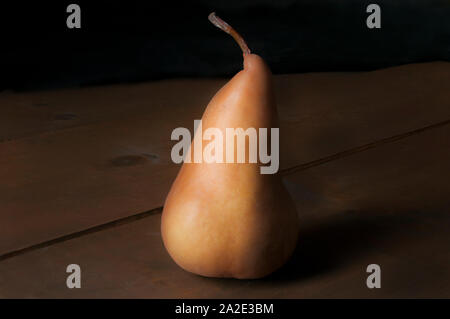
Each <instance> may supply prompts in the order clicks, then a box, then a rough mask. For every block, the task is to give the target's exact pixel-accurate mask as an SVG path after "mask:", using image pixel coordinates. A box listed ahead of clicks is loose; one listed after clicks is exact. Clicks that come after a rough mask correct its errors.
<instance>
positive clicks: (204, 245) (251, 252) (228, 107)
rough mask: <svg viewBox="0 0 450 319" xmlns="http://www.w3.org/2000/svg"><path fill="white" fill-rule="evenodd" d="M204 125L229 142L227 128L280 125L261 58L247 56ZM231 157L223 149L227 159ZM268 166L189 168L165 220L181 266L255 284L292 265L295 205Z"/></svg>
mask: <svg viewBox="0 0 450 319" xmlns="http://www.w3.org/2000/svg"><path fill="white" fill-rule="evenodd" d="M202 125H203V131H204V130H206V129H207V128H209V127H215V128H219V129H220V130H221V132H222V134H223V136H225V129H226V128H243V129H244V130H246V129H247V128H250V127H253V128H255V129H256V130H258V129H259V128H268V131H269V132H270V128H275V127H279V125H278V118H277V111H276V105H275V97H274V92H273V87H272V75H271V72H270V70H269V68H268V67H267V65H266V64H265V63H264V61H263V59H262V58H260V57H259V56H258V55H255V54H244V69H243V70H242V71H240V72H239V73H237V74H236V75H235V76H234V77H233V78H232V79H231V80H230V81H229V82H228V83H227V84H226V85H225V86H224V87H222V88H221V89H220V90H219V91H218V92H217V93H216V95H215V96H214V97H213V98H212V100H211V101H210V103H209V104H208V106H207V108H206V110H205V112H204V114H203V117H202ZM195 134H202V132H198V131H197V132H196V133H195ZM268 140H269V141H270V138H268ZM224 144H225V142H224ZM205 146H206V145H205V142H204V143H203V148H204V147H205ZM236 147H237V146H236V143H235V156H236ZM192 149H193V145H192V144H191V150H192ZM269 149H270V146H269ZM225 152H226V147H225V145H224V161H225ZM247 154H248V143H246V157H247ZM261 165H266V164H262V163H260V162H258V163H249V162H248V157H247V158H246V162H245V163H206V162H204V161H203V162H202V163H186V162H185V163H183V165H182V167H181V169H180V171H179V173H178V176H177V177H176V179H175V181H174V183H173V185H172V188H171V190H170V192H169V194H168V196H167V198H166V201H165V204H164V209H163V214H162V222H161V234H162V238H163V242H164V245H165V247H166V249H167V251H168V252H169V254H170V256H171V257H172V258H173V260H174V261H175V262H176V263H177V264H178V265H179V266H180V267H182V268H183V269H185V270H187V271H189V272H192V273H195V274H198V275H202V276H207V277H232V278H240V279H253V278H261V277H264V276H266V275H268V274H270V273H272V272H273V271H275V270H276V269H278V268H279V267H281V266H282V265H283V264H284V263H285V262H286V261H287V260H288V259H289V257H290V256H291V255H292V253H293V251H294V249H295V246H296V243H297V237H298V228H299V226H298V216H297V212H296V209H295V205H294V203H293V200H292V199H291V197H290V195H289V193H288V192H287V190H286V189H285V187H284V185H283V184H282V181H281V177H280V175H279V174H278V173H276V174H261V172H260V166H261Z"/></svg>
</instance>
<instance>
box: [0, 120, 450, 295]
mask: <svg viewBox="0 0 450 319" xmlns="http://www.w3.org/2000/svg"><path fill="white" fill-rule="evenodd" d="M449 163H450V126H444V127H440V128H436V129H433V130H430V131H427V132H423V133H422V134H418V135H415V136H411V137H408V138H406V139H403V140H400V141H397V142H393V143H389V144H385V145H383V146H380V147H378V148H374V149H370V150H367V151H364V152H361V153H359V154H356V155H353V156H350V157H347V158H342V159H339V160H336V161H332V162H329V163H325V164H323V165H319V166H317V167H312V168H309V169H307V170H305V171H299V172H297V173H295V174H293V175H290V176H287V177H286V178H285V182H286V185H287V186H288V188H289V190H290V191H291V193H292V195H293V196H294V197H295V199H296V202H297V206H298V208H299V215H300V218H301V225H302V226H301V233H300V242H299V245H298V249H297V251H296V253H295V255H294V258H293V259H292V261H291V262H290V263H289V264H288V265H287V266H286V267H284V268H283V269H281V270H280V271H279V272H277V273H275V274H274V275H272V276H270V277H268V278H266V279H262V280H226V279H209V278H203V277H199V276H196V275H192V274H189V273H187V272H185V271H183V270H181V269H180V268H178V267H177V266H176V265H175V264H174V263H173V262H172V260H171V259H170V258H169V256H168V255H167V253H166V251H165V250H164V247H163V245H162V241H161V237H160V230H159V227H160V216H159V215H154V216H151V217H148V218H145V219H142V220H139V221H136V222H132V223H128V224H126V225H122V226H119V227H116V228H111V229H108V230H104V231H101V232H98V233H94V234H90V235H86V236H82V237H79V238H76V239H73V240H69V241H66V242H62V243H58V244H56V245H53V246H51V247H47V248H45V249H39V250H35V251H32V252H29V253H27V254H23V255H20V256H16V257H13V258H10V259H7V260H4V261H2V262H0V274H1V276H0V297H8V298H9V297H39V298H41V297H51V298H52V297H58V298H75V297H86V298H109V297H120V298H122V297H123V298H133V297H137V298H156V297H158V298H197V297H199V298H266V297H271V298H315V297H324V298H347V297H363V298H381V297H383V298H397V297H405V298H406V297H408V298H411V297H416V298H418V297H447V298H448V297H450V267H449V265H450V252H449V250H448V243H449V240H450V233H449V232H448V229H449V227H450V214H449V209H450V198H449V197H448V194H449V193H450V184H449V183H448V180H449V179H450V164H449ZM71 263H76V264H79V265H80V266H81V268H82V288H81V289H72V290H70V289H68V288H66V286H65V280H66V276H67V274H66V273H65V269H66V266H67V265H68V264H71ZM372 263H375V264H379V265H380V266H381V270H382V277H381V278H382V288H381V289H373V290H370V289H368V288H367V287H366V285H365V281H366V278H367V275H368V274H367V273H366V267H367V265H368V264H372Z"/></svg>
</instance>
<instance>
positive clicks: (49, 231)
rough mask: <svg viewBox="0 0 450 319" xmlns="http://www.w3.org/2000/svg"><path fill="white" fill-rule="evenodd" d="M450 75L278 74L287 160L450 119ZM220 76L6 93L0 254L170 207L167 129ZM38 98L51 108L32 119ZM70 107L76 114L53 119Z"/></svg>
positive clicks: (198, 105) (173, 168)
mask: <svg viewBox="0 0 450 319" xmlns="http://www.w3.org/2000/svg"><path fill="white" fill-rule="evenodd" d="M449 71H450V63H441V62H439V63H438V62H437V63H427V64H417V65H409V66H402V67H397V68H391V69H386V70H380V71H375V72H368V73H355V74H339V73H324V74H300V75H286V76H277V77H276V88H277V94H278V97H279V99H278V100H279V109H280V117H281V129H282V135H281V136H282V140H281V144H282V145H281V160H282V163H281V164H282V168H286V167H291V166H293V165H297V164H300V163H304V162H308V161H312V160H315V159H317V158H320V157H323V156H327V155H330V154H333V153H335V152H339V151H342V150H343V149H348V148H352V147H355V146H358V145H360V144H364V143H367V142H372V141H376V140H378V139H380V138H384V137H386V136H390V135H394V134H398V133H402V132H405V131H408V130H413V129H416V128H418V127H421V126H426V125H430V124H432V123H435V122H439V121H442V120H443V119H449V118H450V109H449V108H448V107H447V106H448V105H449V103H450V94H449V93H448V87H447V86H446V83H448V80H450V72H449ZM222 83H223V80H213V81H206V80H176V81H161V82H156V83H150V84H138V85H127V86H112V87H101V88H95V89H80V90H64V91H55V92H34V93H26V94H23V95H22V94H13V95H8V94H6V96H4V97H3V100H2V101H5V100H7V101H9V102H8V103H9V104H8V103H7V105H9V107H6V110H12V109H14V107H17V108H18V111H17V113H14V112H12V114H13V116H12V117H11V120H6V118H3V117H2V118H1V119H0V121H2V125H3V124H5V123H6V124H5V125H6V126H5V127H6V129H4V131H3V133H2V134H3V135H2V136H3V137H7V138H10V139H12V140H10V141H7V142H3V143H0V154H2V156H1V158H0V179H1V183H0V227H1V228H0V230H1V231H0V254H5V253H7V252H11V251H15V250H18V249H21V248H24V247H28V246H31V245H34V244H37V243H40V242H43V241H47V240H51V239H53V238H57V237H60V236H64V235H67V234H70V233H73V232H77V231H81V230H83V229H86V228H89V227H93V226H96V225H99V224H103V223H107V222H110V221H112V220H115V219H119V218H123V217H126V216H130V215H132V214H136V213H140V212H143V211H147V210H151V209H154V208H155V207H159V206H161V205H162V204H163V200H164V197H165V195H166V193H167V191H168V189H169V186H170V184H171V182H172V180H173V178H174V177H175V175H176V172H177V170H178V166H177V165H174V164H172V163H171V161H170V157H169V156H170V147H171V145H172V144H173V143H172V142H171V141H170V139H169V137H170V133H171V131H172V129H173V128H175V127H178V126H184V127H188V128H192V126H193V120H194V119H196V118H199V117H200V116H201V114H202V111H203V108H204V107H205V105H206V104H207V102H208V101H209V99H210V97H211V96H212V95H213V94H214V92H215V91H216V90H217V88H218V87H219V86H220V85H221V84H222ZM374 88H376V90H375V89H374ZM174 92H176V93H177V94H174ZM8 96H9V97H8ZM13 101H16V102H15V103H16V104H14V103H13ZM30 103H31V104H30ZM36 103H37V104H39V103H41V104H46V105H41V106H39V108H42V109H43V110H44V111H42V112H43V113H39V114H41V115H40V116H35V115H36V114H37V113H38V111H36V114H35V113H32V114H31V115H33V116H31V115H30V116H28V115H27V116H26V115H25V114H26V110H28V109H30V108H32V107H34V106H33V104H36ZM53 108H54V110H53ZM2 109H3V108H2ZM70 112H73V113H74V114H76V118H75V119H74V120H75V121H79V122H77V123H72V124H67V125H66V124H64V125H63V124H61V126H58V125H60V124H58V125H57V124H55V120H54V119H55V117H58V116H59V115H61V114H66V113H69V114H71V113H70ZM31 118H33V120H30V119H31ZM63 122H64V121H63ZM67 122H70V120H69V121H67ZM7 123H14V124H11V125H10V126H8V125H7ZM71 125H72V126H71ZM1 127H3V126H1ZM5 132H6V133H5ZM8 132H10V133H8ZM8 134H9V135H8ZM36 134H37V135H36ZM19 137H20V138H19ZM283 137H284V138H283ZM15 138H18V139H15ZM294 142H295V145H296V147H295V148H293V147H292V145H293V143H294Z"/></svg>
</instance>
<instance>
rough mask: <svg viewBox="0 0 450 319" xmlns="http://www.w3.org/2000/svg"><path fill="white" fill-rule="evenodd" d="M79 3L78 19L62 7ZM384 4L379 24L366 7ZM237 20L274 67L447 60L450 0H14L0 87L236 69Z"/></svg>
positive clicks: (360, 67)
mask: <svg viewBox="0 0 450 319" xmlns="http://www.w3.org/2000/svg"><path fill="white" fill-rule="evenodd" d="M70 3H77V4H79V5H80V6H81V26H82V27H81V29H68V28H67V27H66V18H67V16H68V15H69V14H68V13H66V7H67V5H68V4H70ZM370 3H377V4H379V5H380V6H381V21H382V22H381V25H382V28H381V29H368V28H367V27H366V18H367V16H368V15H369V14H368V13H366V7H367V5H368V4H370ZM211 11H216V12H217V14H218V15H219V16H220V17H222V18H223V19H224V20H226V21H227V22H229V24H231V25H232V26H234V27H235V28H236V29H237V30H238V31H239V32H240V33H241V34H242V35H243V36H244V38H245V39H246V41H247V43H248V45H249V47H250V49H251V50H252V52H254V53H258V54H259V55H261V56H263V58H264V59H266V61H267V62H268V64H269V65H270V67H271V69H272V71H273V73H276V74H280V73H297V72H311V71H315V72H316V71H365V70H373V69H378V68H383V67H388V66H393V65H399V64H405V63H413V62H424V61H433V60H446V61H448V60H450V1H449V0H398V1H393V0H390V1H387V0H386V1H385V0H383V1H381V0H378V1H374V0H372V1H361V0H341V1H332V0H316V1H314V0H298V1H294V0H280V1H268V0H265V1H263V0H260V1H257V0H241V1H235V2H230V1H218V0H203V1H184V2H173V1H157V2H152V1H133V0H129V1H100V0H90V1H86V0H85V1H80V0H72V1H54V2H53V1H33V2H32V1H28V2H23V1H17V2H12V3H2V4H1V6H0V36H1V39H0V41H1V42H0V43H1V51H0V68H1V80H0V81H1V82H0V90H4V89H12V90H36V89H47V88H55V87H56V88H57V87H68V86H87V85H99V84H110V83H124V82H135V81H148V80H157V79H162V78H171V77H212V76H214V77H217V76H229V75H231V74H234V73H236V71H237V70H239V68H240V67H241V65H242V56H241V52H240V49H239V47H238V46H237V44H236V43H234V41H233V40H232V39H231V37H229V36H228V35H226V34H225V33H223V32H221V31H220V30H218V29H217V28H215V27H214V26H213V25H212V24H210V23H209V21H208V19H207V16H208V14H209V13H210V12H211Z"/></svg>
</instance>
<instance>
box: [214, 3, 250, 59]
mask: <svg viewBox="0 0 450 319" xmlns="http://www.w3.org/2000/svg"><path fill="white" fill-rule="evenodd" d="M208 20H209V21H210V22H211V23H212V24H214V25H215V26H216V27H218V28H219V29H220V30H223V31H225V32H226V33H228V34H229V35H231V36H232V37H233V39H234V40H235V41H236V42H237V44H239V46H240V47H241V50H242V53H243V54H244V55H246V54H250V49H249V48H248V46H247V43H245V41H244V39H243V38H242V36H241V35H240V34H239V33H237V32H236V30H234V29H233V28H232V27H231V26H230V25H229V24H228V23H226V22H225V21H223V20H222V19H221V18H219V17H218V16H216V13H215V12H212V13H210V14H209V16H208Z"/></svg>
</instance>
